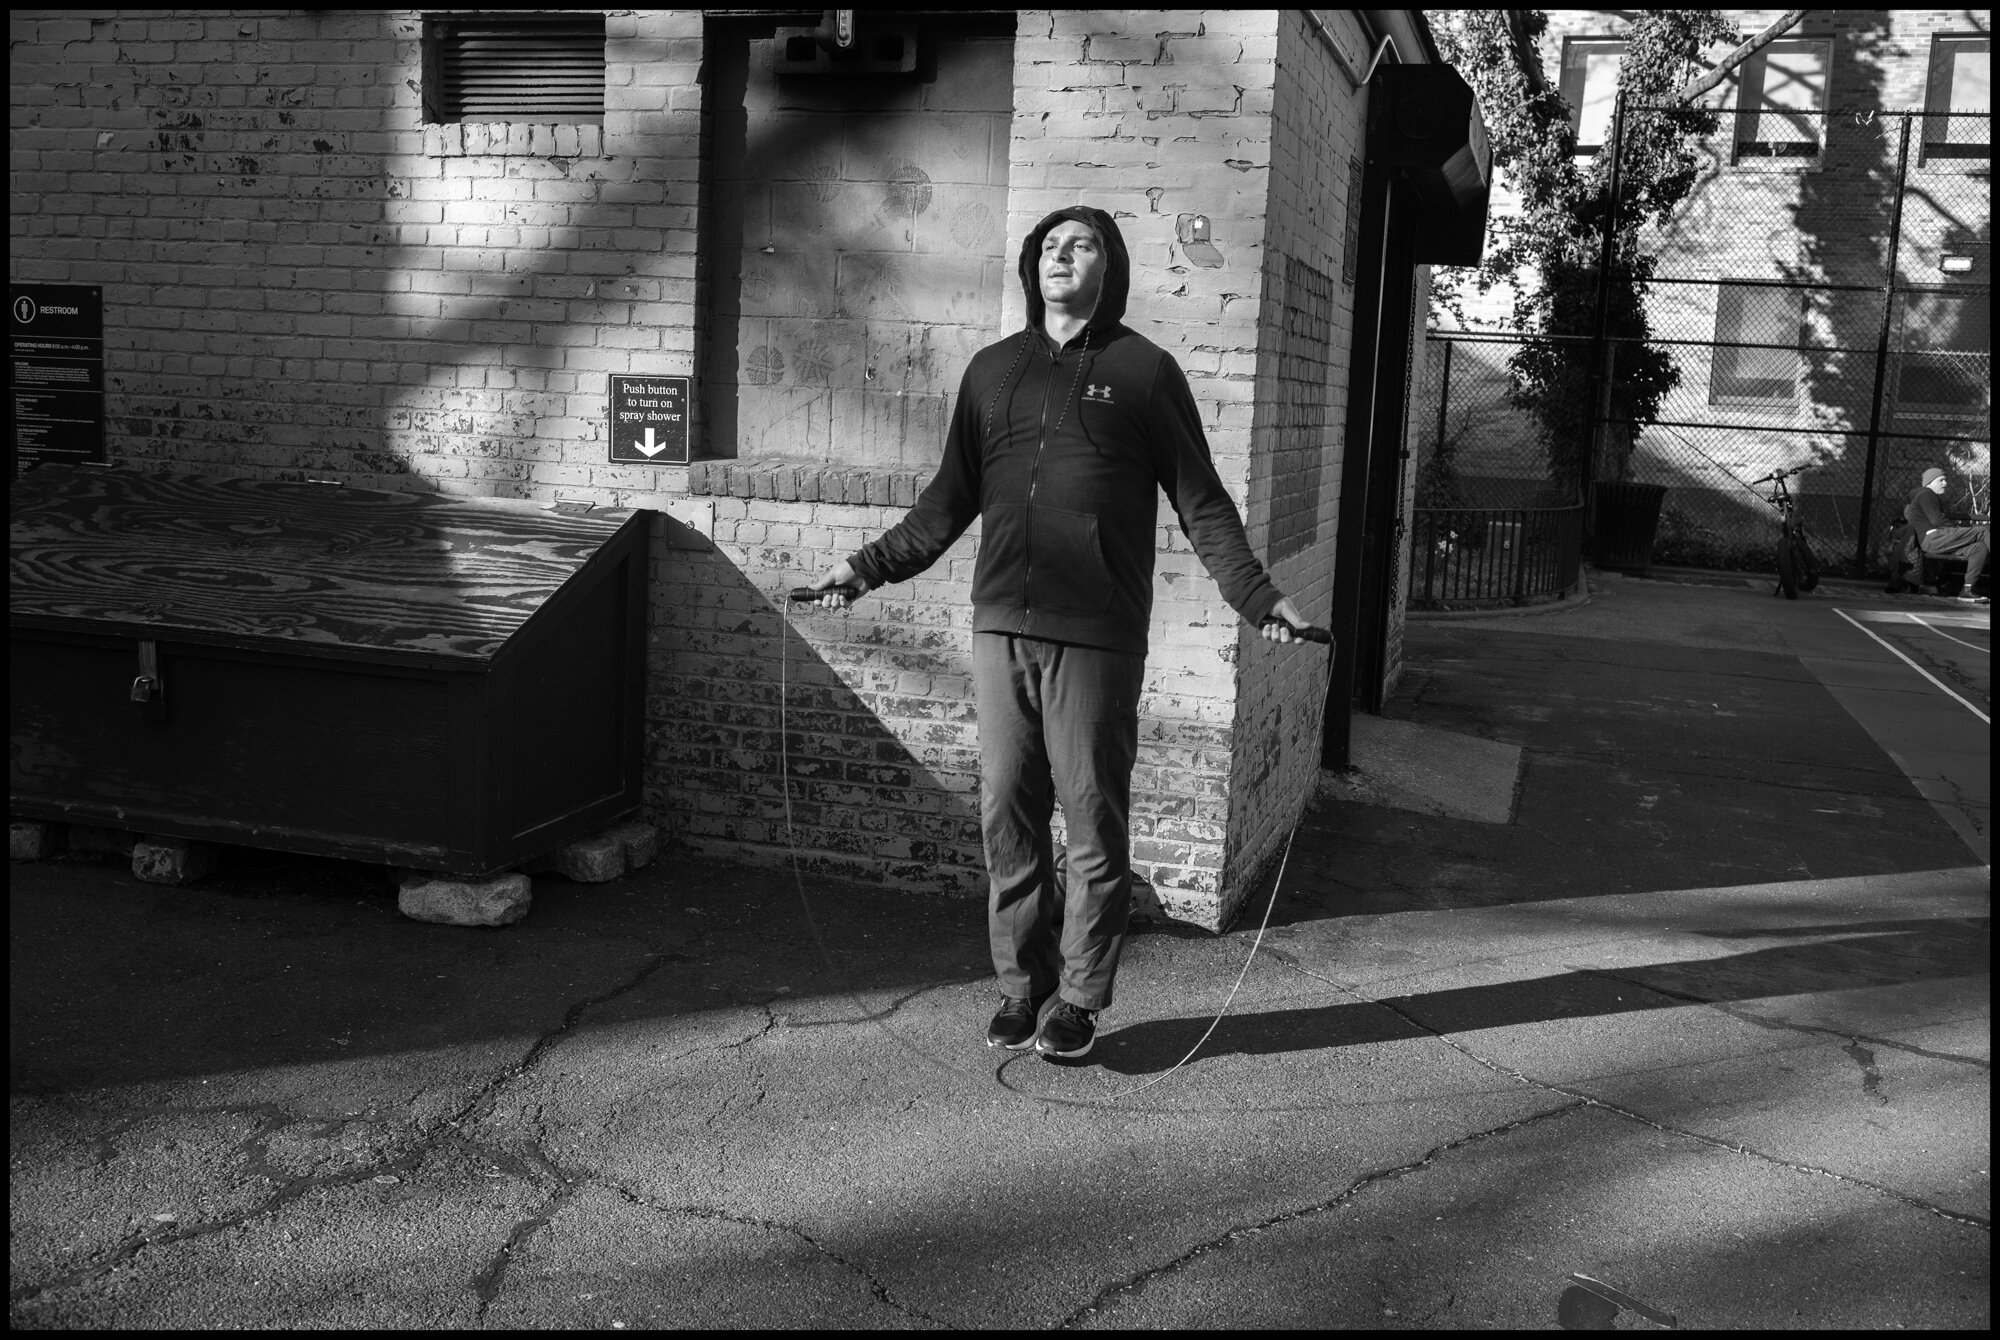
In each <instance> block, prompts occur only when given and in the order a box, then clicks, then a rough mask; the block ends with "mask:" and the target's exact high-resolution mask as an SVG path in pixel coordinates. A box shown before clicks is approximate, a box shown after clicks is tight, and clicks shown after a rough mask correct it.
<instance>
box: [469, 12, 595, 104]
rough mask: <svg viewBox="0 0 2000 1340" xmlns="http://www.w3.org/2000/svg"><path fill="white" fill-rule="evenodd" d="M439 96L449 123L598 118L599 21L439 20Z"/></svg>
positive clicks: (591, 17)
mask: <svg viewBox="0 0 2000 1340" xmlns="http://www.w3.org/2000/svg"><path fill="white" fill-rule="evenodd" d="M432 34H433V41H432V51H433V56H434V64H433V66H432V68H433V70H434V72H435V79H436V89H435V91H436V97H435V98H434V99H433V100H432V111H433V115H434V117H435V119H436V120H437V121H440V122H452V121H602V120H603V119H604V16H603V15H601V14H551V15H547V16H541V15H504V16H495V17H486V18H469V19H457V18H449V19H438V20H435V21H434V24H433V27H432Z"/></svg>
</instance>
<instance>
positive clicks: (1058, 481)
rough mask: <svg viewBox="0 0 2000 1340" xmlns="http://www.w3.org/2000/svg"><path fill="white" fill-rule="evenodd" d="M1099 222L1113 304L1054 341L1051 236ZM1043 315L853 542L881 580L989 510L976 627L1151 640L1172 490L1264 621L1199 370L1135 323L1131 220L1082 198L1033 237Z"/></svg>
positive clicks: (1033, 303) (986, 369) (1025, 257)
mask: <svg viewBox="0 0 2000 1340" xmlns="http://www.w3.org/2000/svg"><path fill="white" fill-rule="evenodd" d="M1066 219H1074V220H1076V221H1078V222H1080V223H1086V224H1089V225H1090V226H1091V227H1092V228H1094V229H1096V230H1097V235H1098V237H1099V238H1100V239H1101V240H1102V243H1103V249H1104V258H1105V262H1106V266H1105V274H1104V287H1103V291H1102V293H1101V294H1100V296H1099V297H1098V300H1097V310H1096V312H1095V313H1094V314H1093V315H1092V316H1091V318H1090V322H1089V324H1088V325H1086V326H1085V327H1084V329H1083V332H1082V333H1081V334H1079V335H1077V336H1076V337H1075V338H1074V339H1072V340H1071V341H1070V342H1069V343H1068V344H1066V345H1064V346H1063V347H1062V348H1061V349H1056V348H1055V347H1054V346H1053V344H1052V343H1051V341H1050V340H1049V338H1048V336H1047V335H1045V334H1044V333H1043V332H1042V316H1043V303H1042V288H1041V276H1040V270H1039V265H1040V259H1041V250H1042V239H1043V238H1044V237H1045V236H1046V235H1047V234H1048V232H1049V230H1050V229H1052V228H1054V227H1055V226H1056V225H1057V224H1059V223H1061V222H1063V221H1064V220H1066ZM1020 269H1021V287H1022V288H1023V289H1024V290H1025V291H1026V293H1027V298H1028V324H1027V328H1026V329H1025V330H1023V331H1022V332H1021V333H1020V334H1018V335H1015V336H1013V337H1011V338H1009V339H1005V340H1001V341H1000V342H999V343H997V344H991V345H988V346H987V347H986V348H984V349H982V350H980V351H979V352H978V353H977V354H975V355H973V357H972V361H971V363H970V364H968V365H967V367H966V369H965V376H964V379H963V380H962V381H961V382H960V383H959V388H958V404H957V407H956V409H955V411H954V413H953V415H952V421H951V432H950V436H949V437H948V438H947V440H946V442H945V449H944V460H943V462H942V463H941V464H940V465H939V466H938V472H937V477H936V478H935V479H933V480H932V481H931V482H930V484H929V485H927V486H926V487H925V489H924V491H923V493H922V495H921V496H919V497H918V499H917V503H916V506H915V507H913V508H911V509H910V512H909V514H908V515H907V516H906V517H904V518H903V520H902V521H901V522H899V523H898V524H897V525H896V526H895V527H894V528H893V529H891V530H890V531H889V532H888V533H887V534H885V535H883V536H882V537H881V538H880V539H878V540H876V541H874V542H873V543H872V544H869V545H866V546H864V547H863V548H862V549H861V550H860V551H859V552H857V553H855V554H853V555H852V556H850V557H849V559H848V562H849V564H851V565H852V566H853V568H854V570H855V571H856V572H857V573H859V574H860V575H861V577H862V578H863V579H864V580H866V581H867V582H868V584H869V586H871V587H875V586H884V585H887V584H889V583H891V582H899V581H904V580H906V579H908V578H910V577H914V576H916V575H917V574H918V573H920V572H922V571H924V570H925V569H926V568H928V567H930V565H931V564H933V563H935V562H936V561H937V560H938V558H939V557H940V556H942V555H943V553H944V552H945V550H947V549H949V548H950V547H951V546H952V544H953V543H954V542H956V541H957V539H958V537H959V536H961V535H963V534H964V533H965V529H966V527H968V526H970V525H971V524H972V521H973V519H974V518H975V517H979V518H983V522H984V524H983V527H982V530H981V535H980V543H979V563H978V566H977V567H976V569H975V570H974V572H973V578H972V606H973V622H972V627H973V631H975V632H981V633H988V632H991V633H1015V634H1021V635H1024V636H1027V637H1035V638H1043V639H1046V640H1048V641H1051V642H1069V643H1076V644H1078V645H1081V646H1088V647H1102V648H1107V649H1110V650H1113V651H1126V652H1139V653H1141V654H1143V653H1144V652H1145V650H1146V634H1147V629H1148V628H1149V626H1150V624H1151V622H1152V613H1153V556H1154V552H1155V547H1156V545H1155V535H1156V528H1157V523H1158V513H1159V492H1160V490H1165V492H1166V495H1167V498H1168V499H1169V500H1170V501H1171V502H1172V503H1173V505H1174V511H1175V512H1176V513H1177V514H1178V516H1179V517H1180V523H1181V529H1182V530H1183V531H1184V532H1185V533H1186V534H1187V537H1188V539H1189V541H1190V542H1192V544H1193V545H1194V550H1195V553H1197V554H1198V555H1200V557H1201V561H1202V562H1203V564H1204V565H1206V566H1207V568H1208V571H1209V574H1210V575H1211V576H1212V577H1214V578H1215V580H1216V583H1217V585H1219V586H1220V587H1221V588H1222V595H1223V598H1224V599H1225V600H1227V601H1228V602H1229V603H1230V605H1232V606H1233V607H1234V608H1235V609H1236V611H1237V612H1238V613H1239V614H1241V615H1242V616H1243V617H1244V618H1245V619H1248V620H1249V621H1250V622H1251V623H1252V624H1258V623H1261V622H1263V620H1264V619H1265V618H1266V617H1267V616H1268V615H1269V614H1270V613H1271V609H1272V607H1273V606H1274V605H1276V604H1277V603H1278V600H1279V599H1280V596H1279V593H1278V590H1277V588H1276V587H1275V586H1273V585H1272V584H1271V580H1270V578H1269V577H1268V576H1266V575H1265V572H1264V567H1263V564H1261V563H1259V562H1258V561H1257V557H1256V555H1255V554H1253V553H1252V552H1251V551H1250V544H1249V541H1248V540H1247V539H1246V538H1245V537H1244V534H1243V523H1242V521H1241V519H1240V518H1239V517H1238V516H1237V513H1236V505H1235V503H1234V502H1232V501H1231V500H1230V497H1229V494H1228V493H1227V492H1226V491H1225V490H1224V489H1223V486H1222V481H1221V480H1220V479H1219V478H1217V477H1216V473H1215V463H1214V461H1213V460H1212V459H1211V458H1210V456H1209V451H1208V439H1207V437H1206V436H1205V435H1204V434H1203V433H1202V430H1201V419H1200V416H1199V415H1198V413H1197V412H1196V409H1195V403H1194V396H1193V394H1192V393H1191V392H1190V391H1189V390H1188V384H1187V378H1186V376H1184V375H1183V374H1182V372H1181V370H1180V367H1179V365H1177V364H1176V363H1175V362H1174V360H1173V358H1172V357H1170V356H1169V355H1168V354H1167V352H1166V351H1165V350H1163V349H1161V348H1160V347H1159V346H1158V345H1156V344H1154V343H1153V342H1152V341H1151V340H1148V339H1146V338H1145V337H1144V336H1142V335H1140V334H1138V333H1137V332H1135V331H1132V330H1128V329H1126V327H1124V326H1123V325H1121V324H1119V322H1120V318H1122V317H1123V316H1124V315H1125V299H1126V295H1127V293H1128V292H1129V291H1130V289H1131V273H1132V265H1131V260H1130V259H1129V257H1128V256H1127V255H1126V252H1125V240H1124V238H1122V237H1121V236H1120V235H1119V232H1118V225H1117V224H1115V223H1113V222H1112V220H1111V216H1110V215H1108V214H1106V213H1105V212H1104V211H1102V210H1098V209H1090V208H1087V207H1085V206H1081V205H1077V206H1072V207H1071V208H1069V209H1061V210H1057V211H1056V212H1055V213H1053V214H1051V215H1049V216H1048V217H1047V218H1045V219H1043V220H1042V221H1041V222H1040V223H1038V224H1036V225H1035V228H1034V230H1033V231H1032V232H1030V233H1029V234H1028V237H1027V240H1026V241H1024V242H1023V243H1022V244H1021V267H1020Z"/></svg>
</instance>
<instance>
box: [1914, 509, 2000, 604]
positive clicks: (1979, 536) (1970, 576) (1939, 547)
mask: <svg viewBox="0 0 2000 1340" xmlns="http://www.w3.org/2000/svg"><path fill="white" fill-rule="evenodd" d="M1987 529H1988V528H1987V527H1985V526H1939V527H1938V528H1937V529H1936V530H1934V531H1932V532H1930V533H1929V534H1928V535H1926V536H1924V540H1923V550H1924V552H1925V553H1927V554H1935V555H1937V556H1938V557H1940V558H1962V559H1964V560H1965V594H1967V595H1971V594H1972V584H1973V583H1974V582H1976V581H1978V580H1979V574H1980V573H1981V572H1984V571H1985V570H1986V556H1987V554H1988V553H1989V552H1990V546H1989V542H1988V540H1987V538H1986V535H1987Z"/></svg>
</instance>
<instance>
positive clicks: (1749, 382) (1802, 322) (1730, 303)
mask: <svg viewBox="0 0 2000 1340" xmlns="http://www.w3.org/2000/svg"><path fill="white" fill-rule="evenodd" d="M1805 336H1806V313H1805V295H1804V292H1803V291H1802V290H1799V289H1792V288H1778V287H1775V286H1771V285H1765V284H1736V283H1729V282H1726V281H1725V282H1724V283H1723V284H1722V285H1721V286H1720V287H1719V288H1718V289H1717V290H1716V300H1715V360H1714V363H1713V364H1712V365H1711V368H1710V373H1709V383H1708V403H1709V404H1711V405H1763V406H1770V407H1781V406H1782V407H1790V406H1792V405H1795V404H1797V403H1798V398H1799V370H1800V367H1801V364H1802V362H1803V359H1802V358H1801V356H1800V351H1801V349H1803V348H1804V346H1805Z"/></svg>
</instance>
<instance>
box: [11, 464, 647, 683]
mask: <svg viewBox="0 0 2000 1340" xmlns="http://www.w3.org/2000/svg"><path fill="white" fill-rule="evenodd" d="M11 504H12V505H11V511H12V517H11V522H10V525H9V534H10V539H11V544H12V564H11V570H10V573H9V584H8V615H9V620H8V621H9V624H10V626H12V627H15V628H36V627H41V628H68V629H73V630H81V631H89V632H109V633H115V634H123V635H130V636H133V637H140V638H155V639H160V640H171V639H179V640H185V641H193V642H203V643H210V644H220V645H229V646H260V645H261V646H266V647H269V648H271V649H274V650H275V649H281V648H289V649H295V650H297V651H300V652H305V653H308V654H323V655H334V656H341V657H355V658H359V659H374V660H386V661H393V662H400V663H405V664H426V665H436V666H443V667H451V668H460V669H478V668H481V667H482V665H483V664H484V663H487V662H490V661H491V660H492V658H493V657H494V656H495V655H496V654H497V653H498V652H499V651H500V649H501V648H502V647H503V646H504V645H505V644H506V642H507V641H508V639H509V638H511V637H513V636H514V635H515V634H516V633H518V632H519V631H520V630H521V628H522V627H523V626H524V625H525V624H526V623H527V622H528V620H529V619H530V618H531V617H533V615H534V614H535V612H536V611H537V610H538V609H540V608H542V607H543V606H544V605H545V604H547V603H548V602H549V601H550V600H552V599H553V598H554V597H555V596H556V593H557V592H558V591H560V590H562V588H563V587H564V586H565V585H567V584H569V583H571V582H572V581H574V580H577V579H578V578H579V576H580V574H583V573H584V572H585V570H586V569H587V568H590V567H591V566H592V560H593V558H595V557H596V556H597V555H599V554H600V552H602V551H605V550H606V549H608V548H610V547H611V546H612V545H613V542H614V541H616V540H619V539H620V537H627V539H628V542H637V541H638V540H643V537H644V534H645V513H644V512H640V511H630V510H624V509H616V510H610V511H606V510H593V511H591V512H589V513H587V514H584V515H579V516H566V515H561V514H559V513H557V512H555V511H552V510H550V509H549V508H547V507H546V506H545V505H543V504H538V503H532V502H519V501H512V500H507V499H496V498H456V497H446V496H444V495H442V494H435V493H394V492H379V491H376V490H371V489H351V488H345V487H338V486H329V485H324V484H311V483H295V482H288V481H282V480H271V479H222V478H204V477H199V476H192V475H169V474H145V473H140V472H137V471H130V470H90V469H80V468H76V467H67V466H53V465H45V466H42V467H41V468H39V469H36V470H33V471H31V472H30V473H28V474H27V475H24V476H23V477H21V478H20V479H17V480H15V481H14V485H13V490H12V496H11ZM598 566H600V567H602V566H603V564H601V563H600V564H599V565H598Z"/></svg>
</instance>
